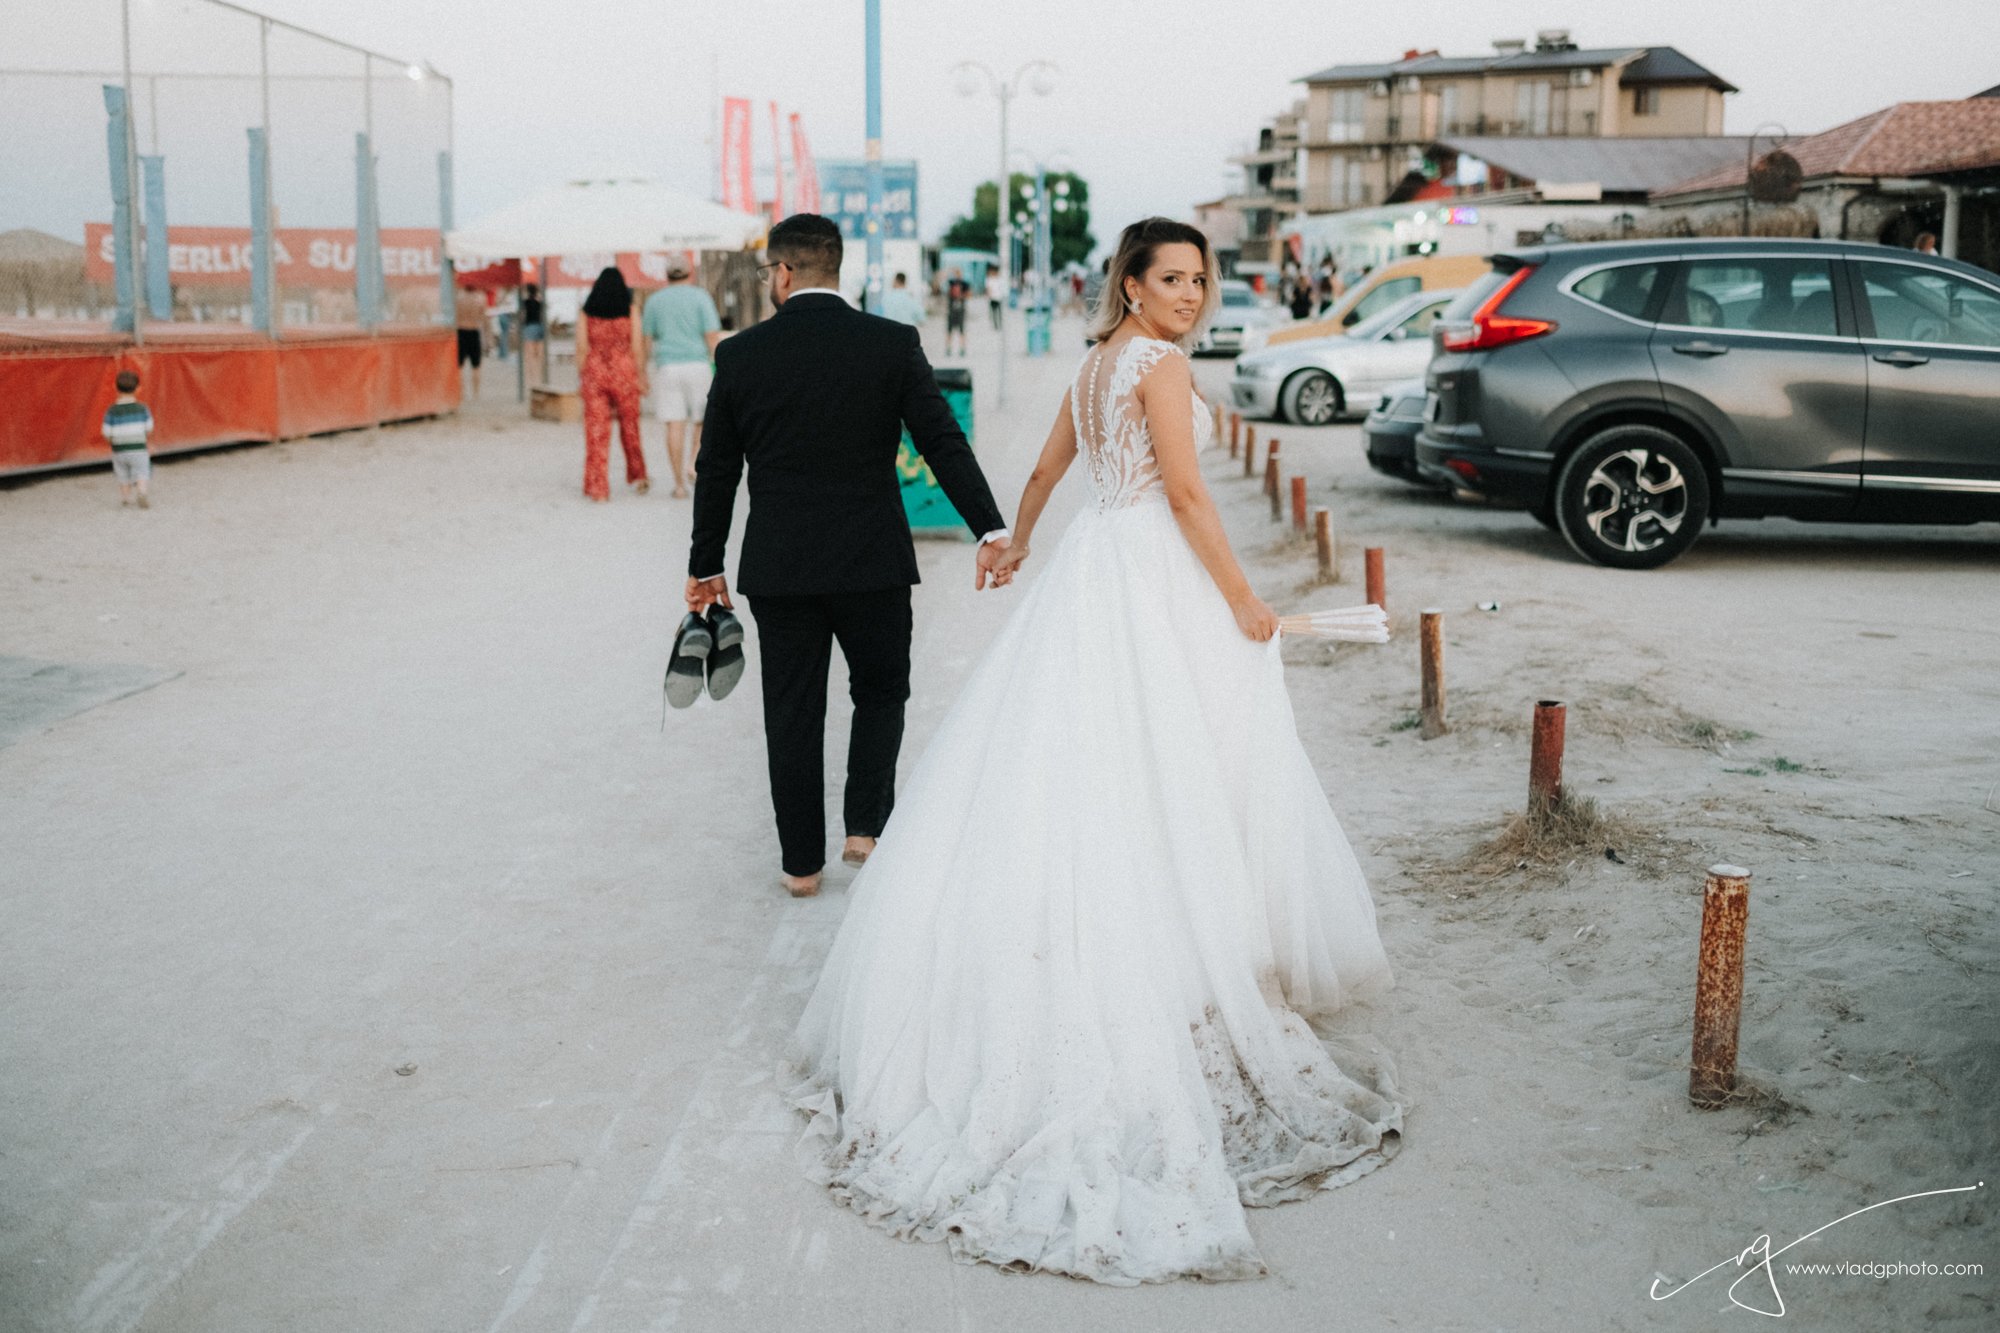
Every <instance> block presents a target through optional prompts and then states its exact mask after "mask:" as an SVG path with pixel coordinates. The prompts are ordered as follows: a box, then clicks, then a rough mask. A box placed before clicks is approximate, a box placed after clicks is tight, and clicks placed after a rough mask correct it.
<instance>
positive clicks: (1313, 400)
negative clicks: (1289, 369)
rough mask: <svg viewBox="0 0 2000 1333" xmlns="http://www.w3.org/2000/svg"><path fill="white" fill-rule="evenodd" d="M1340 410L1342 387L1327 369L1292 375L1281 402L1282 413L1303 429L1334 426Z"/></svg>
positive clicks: (1281, 396)
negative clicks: (1334, 420)
mask: <svg viewBox="0 0 2000 1333" xmlns="http://www.w3.org/2000/svg"><path fill="white" fill-rule="evenodd" d="M1340 409H1341V401H1340V384H1339V383H1338V382H1337V381H1336V380H1335V379H1334V378H1333V376H1331V375H1329V374H1327V373H1326V372H1325V371H1323V370H1308V371H1306V372H1305V373H1304V374H1302V375H1294V376H1292V378H1291V379H1289V380H1287V381H1286V382H1285V390H1284V392H1283V393H1282V394H1280V395H1279V399H1278V410H1279V412H1280V413H1282V414H1283V415H1284V417H1285V419H1286V420H1288V421H1291V422H1293V423H1294V424H1296V425H1300V426H1326V425H1331V424H1332V422H1333V419H1334V418H1335V417H1337V416H1339V415H1340Z"/></svg>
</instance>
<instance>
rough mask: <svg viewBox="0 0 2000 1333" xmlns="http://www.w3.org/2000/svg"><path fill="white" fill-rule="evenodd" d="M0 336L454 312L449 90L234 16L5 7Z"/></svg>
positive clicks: (427, 319)
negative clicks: (445, 246)
mask: <svg viewBox="0 0 2000 1333" xmlns="http://www.w3.org/2000/svg"><path fill="white" fill-rule="evenodd" d="M0 33H4V34H5V41H4V44H0V126H5V127H7V130H6V133H4V134H0V333H4V334H9V335H13V336H17V337H18V336H22V335H25V336H27V337H30V338H34V337H36V336H44V337H58V336H76V335H79V334H82V335H87V334H90V333H92V332H99V333H109V332H116V333H130V334H132V335H133V336H135V337H137V338H139V339H140V340H141V341H143V340H144V339H145V338H146V337H148V336H171V335H174V334H180V335H186V334H188V333H190V332H196V331H198V330H194V329H192V328H191V327H190V326H193V325H200V324H213V325H217V326H218V327H217V329H216V330H215V331H216V332H223V331H224V330H225V329H233V330H238V331H240V330H242V329H245V328H254V329H261V330H266V331H269V332H272V333H274V334H279V335H282V334H283V333H284V332H285V331H287V330H294V329H298V330H305V329H311V328H315V327H317V328H323V329H329V330H331V329H334V328H338V327H341V326H346V327H350V328H352V327H359V328H363V329H372V328H379V327H383V326H388V325H396V324H435V323H438V322H441V321H448V320H449V319H450V317H451V302H450V281H451V279H450V275H449V272H448V271H447V270H446V268H445V265H444V261H443V252H442V247H441V245H440V244H439V236H440V233H441V231H442V230H443V229H446V228H448V227H449V226H450V225H451V136H452V127H451V95H452V89H451V81H450V80H449V79H447V78H445V77H444V76H443V75H441V74H439V73H437V71H435V70H433V69H430V68H428V67H427V66H419V65H412V64H409V63H407V62H404V61H399V60H396V59H393V58H391V57H388V56H384V55H382V54H380V53H378V52H372V51H367V50H364V49H362V48H360V47H357V46H353V45H350V44H348V43H345V42H341V41H337V40H335V39H333V38H330V37H323V36H320V35H319V34H316V33H312V32H308V31H306V30H304V29H302V28H298V27H294V26H292V25H290V24H287V23H284V22H282V21H280V20H277V19H272V18H268V17H265V16H263V15H261V14H257V13H255V12H253V11H250V10H247V9H242V8H239V7H237V6H235V5H231V4H227V3H223V2H222V0H64V3H62V4H60V5H50V4H44V3H40V0H0Z"/></svg>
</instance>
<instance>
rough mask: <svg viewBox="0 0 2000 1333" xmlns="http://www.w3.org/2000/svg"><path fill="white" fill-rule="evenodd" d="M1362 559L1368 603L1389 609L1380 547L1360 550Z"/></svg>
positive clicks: (1385, 609)
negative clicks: (1365, 573)
mask: <svg viewBox="0 0 2000 1333" xmlns="http://www.w3.org/2000/svg"><path fill="white" fill-rule="evenodd" d="M1361 555H1362V561H1363V563H1364V564H1365V565H1366V567H1367V583H1368V604H1369V605H1370V606H1379V607H1381V608H1382V609H1383V610H1384V611H1387V610H1388V609H1389V601H1388V597H1389V592H1388V589H1387V588H1386V587H1384V586H1383V585H1384V580H1383V578H1382V548H1381V547H1379V546H1369V547H1366V548H1364V549H1363V550H1362V553H1361Z"/></svg>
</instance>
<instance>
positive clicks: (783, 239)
mask: <svg viewBox="0 0 2000 1333" xmlns="http://www.w3.org/2000/svg"><path fill="white" fill-rule="evenodd" d="M841 250H842V246H841V242H840V226H839V224H838V223H836V222H835V221H834V220H833V219H832V218H827V217H821V216H820V215H819V214H817V213H794V214H792V215H791V216H790V217H788V218H786V219H785V220H784V221H783V222H780V223H779V224H778V225H777V226H775V227H773V228H771V234H770V236H769V237H767V238H766V239H765V241H764V253H765V254H767V255H769V256H770V257H771V259H772V260H773V261H776V260H780V259H782V260H783V261H784V262H785V263H787V264H790V265H791V266H792V269H793V271H795V272H796V273H798V274H799V275H800V276H801V277H805V278H816V279H820V280H822V281H829V282H830V281H837V280H838V279H839V277H840V256H841Z"/></svg>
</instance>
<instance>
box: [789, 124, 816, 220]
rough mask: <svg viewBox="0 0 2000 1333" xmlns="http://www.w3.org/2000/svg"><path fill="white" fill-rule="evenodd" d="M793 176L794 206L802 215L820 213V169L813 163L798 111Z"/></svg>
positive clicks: (794, 128)
mask: <svg viewBox="0 0 2000 1333" xmlns="http://www.w3.org/2000/svg"><path fill="white" fill-rule="evenodd" d="M792 176H793V180H794V183H793V189H792V202H793V205H794V206H795V207H796V208H797V210H798V211H799V212H801V213H817V212H819V167H818V166H817V165H816V164H815V163H814V162H813V155H812V149H811V148H810V147H808V146H807V144H806V131H805V126H803V125H801V124H800V123H799V113H798V112H796V111H794V112H793V113H792Z"/></svg>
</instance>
